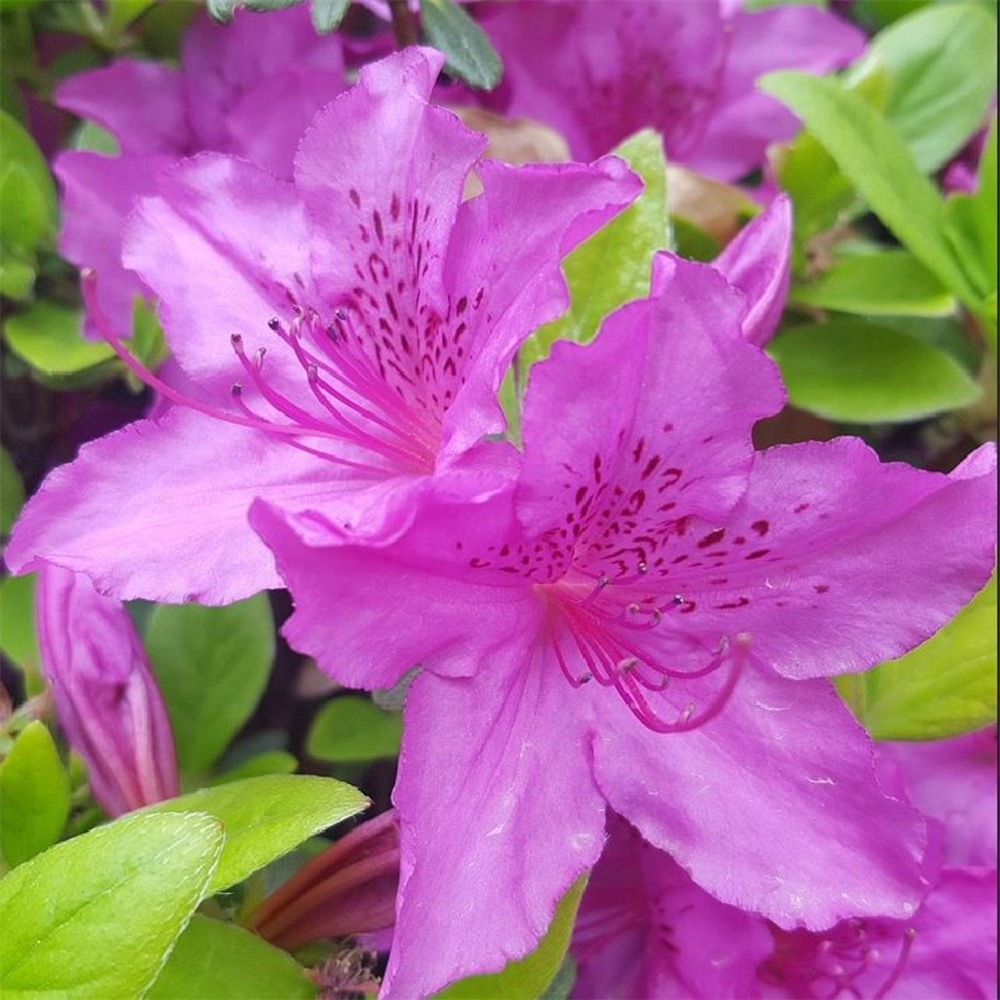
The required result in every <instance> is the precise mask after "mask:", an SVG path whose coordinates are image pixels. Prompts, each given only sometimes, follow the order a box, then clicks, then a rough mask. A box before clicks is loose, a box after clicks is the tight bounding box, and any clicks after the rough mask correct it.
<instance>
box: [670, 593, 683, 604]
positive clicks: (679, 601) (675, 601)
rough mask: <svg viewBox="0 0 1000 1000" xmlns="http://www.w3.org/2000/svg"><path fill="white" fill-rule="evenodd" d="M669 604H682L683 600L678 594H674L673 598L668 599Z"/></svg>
mask: <svg viewBox="0 0 1000 1000" xmlns="http://www.w3.org/2000/svg"><path fill="white" fill-rule="evenodd" d="M670 603H671V604H684V603H685V601H684V598H683V597H681V595H680V594H674V596H673V597H671V598H670Z"/></svg>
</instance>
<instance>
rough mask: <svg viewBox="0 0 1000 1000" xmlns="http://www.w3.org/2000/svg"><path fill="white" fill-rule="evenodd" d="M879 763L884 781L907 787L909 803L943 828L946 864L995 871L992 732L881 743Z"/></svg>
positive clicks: (991, 729)
mask: <svg viewBox="0 0 1000 1000" xmlns="http://www.w3.org/2000/svg"><path fill="white" fill-rule="evenodd" d="M879 762H880V765H881V767H882V769H883V773H884V775H885V777H886V779H887V780H890V781H891V780H896V781H897V782H900V781H902V782H905V787H906V791H907V795H908V797H909V799H910V801H911V802H912V803H913V804H914V805H915V806H916V807H917V808H918V809H919V810H920V811H921V812H922V813H924V814H926V815H927V816H932V817H934V819H936V820H938V821H939V822H940V823H942V824H943V826H944V842H943V844H942V849H943V853H944V862H945V864H948V865H975V866H979V867H989V868H996V866H997V730H996V726H990V727H989V728H987V729H981V730H979V731H978V732H975V733H968V734H967V735H965V736H956V737H954V738H953V739H947V740H933V741H931V742H928V743H885V744H882V745H881V753H880V755H879ZM893 771H897V772H898V776H897V777H896V778H895V779H893V775H892V773H891V772H893Z"/></svg>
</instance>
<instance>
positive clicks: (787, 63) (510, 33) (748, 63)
mask: <svg viewBox="0 0 1000 1000" xmlns="http://www.w3.org/2000/svg"><path fill="white" fill-rule="evenodd" d="M476 14H477V18H478V20H479V22H480V24H481V26H482V27H483V29H484V31H485V32H486V34H487V35H488V36H489V38H490V41H491V42H492V43H493V44H494V46H495V47H496V49H497V51H498V52H499V53H500V56H501V58H502V60H503V65H504V78H503V80H502V81H501V83H500V85H499V87H498V88H497V89H496V90H495V91H494V92H493V93H492V94H490V95H488V96H487V97H485V98H483V100H484V101H485V102H486V104H487V105H488V106H489V107H491V108H493V109H494V110H496V111H501V112H503V113H504V114H511V115H524V116H526V117H529V118H536V119H538V120H540V121H542V122H545V123H546V124H548V125H551V126H553V127H555V128H556V129H557V130H559V131H560V132H562V134H563V135H564V136H565V137H566V139H567V141H568V142H569V145H570V149H571V150H572V151H573V155H574V156H576V157H577V158H580V159H591V158H592V157H594V156H599V155H600V154H601V153H606V152H607V151H608V150H610V149H611V148H612V147H614V146H615V145H617V144H618V143H619V142H621V141H622V140H623V139H624V138H626V137H627V136H629V135H631V134H632V133H633V132H636V131H638V130H639V129H640V128H643V127H646V126H651V127H653V128H655V129H657V130H658V131H659V132H661V133H662V135H663V138H664V146H665V148H666V152H667V156H668V158H669V159H670V160H671V161H672V162H675V163H683V164H684V165H685V166H687V167H689V168H691V169H692V170H695V171H697V172H699V173H702V174H706V175H707V176H709V177H715V178H718V179H719V180H724V181H731V180H737V179H739V178H740V177H742V176H744V175H745V174H747V173H749V172H750V171H752V170H754V169H755V168H757V167H760V166H762V165H763V162H764V151H765V149H766V147H767V146H768V144H770V143H772V142H781V141H783V140H786V139H790V138H791V137H792V136H793V135H794V134H795V133H796V132H797V131H798V128H799V125H798V121H797V119H796V118H795V117H794V116H793V115H792V114H790V112H788V111H787V110H786V109H785V108H783V107H782V106H781V105H780V104H779V103H778V102H777V101H775V100H774V99H772V98H770V97H767V96H766V95H764V94H761V93H759V92H757V91H756V90H755V89H754V84H755V81H756V79H757V77H759V76H760V75H762V74H763V73H766V72H768V71H770V70H777V69H797V70H801V71H804V72H811V73H826V72H829V71H830V70H832V69H836V68H838V67H840V66H843V65H844V64H846V63H848V62H850V61H851V60H852V59H854V58H856V57H857V56H858V55H860V53H861V52H862V51H863V49H864V41H865V40H864V35H863V34H862V33H861V32H860V31H858V30H857V29H856V28H854V27H852V26H851V25H849V24H847V23H846V22H844V21H841V20H840V19H839V18H837V17H836V16H834V15H832V14H828V13H826V12H825V11H822V10H817V9H816V8H815V7H812V6H807V5H803V6H777V7H773V8H771V9H768V10H763V11H757V12H754V13H748V12H744V11H741V10H740V9H739V5H738V4H737V5H735V6H734V4H732V3H728V2H712V0H708V2H702V3H670V2H664V3H649V2H647V0H617V2H615V3H592V2H589V0H518V2H517V3H497V4H484V5H481V6H477V8H476Z"/></svg>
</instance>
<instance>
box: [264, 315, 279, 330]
mask: <svg viewBox="0 0 1000 1000" xmlns="http://www.w3.org/2000/svg"><path fill="white" fill-rule="evenodd" d="M267 325H268V326H269V327H270V328H271V329H272V330H275V331H277V330H279V329H280V328H281V320H280V319H278V317H277V316H272V317H271V318H270V319H269V320H268V321H267Z"/></svg>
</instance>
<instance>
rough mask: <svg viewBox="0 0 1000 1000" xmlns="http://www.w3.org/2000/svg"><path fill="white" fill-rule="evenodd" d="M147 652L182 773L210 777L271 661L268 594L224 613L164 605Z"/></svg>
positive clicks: (152, 624) (153, 618) (154, 619)
mask: <svg viewBox="0 0 1000 1000" xmlns="http://www.w3.org/2000/svg"><path fill="white" fill-rule="evenodd" d="M144 645H145V647H146V652H147V653H148V654H149V661H150V665H151V666H152V668H153V673H154V674H155V675H156V681H157V684H158V685H159V688H160V692H161V693H162V695H163V700H164V703H165V704H166V707H167V714H168V716H169V717H170V725H171V728H172V730H173V733H174V743H175V745H176V748H177V764H178V767H179V768H180V770H181V772H182V773H185V774H195V773H197V772H199V771H203V770H205V769H206V768H207V767H208V766H209V765H210V764H211V763H212V762H213V761H214V760H215V759H216V758H217V757H218V756H219V754H221V753H222V751H223V750H225V748H226V745H227V744H228V743H229V741H230V740H231V739H232V737H233V736H234V735H235V734H236V732H237V730H239V728H240V727H241V726H242V725H243V723H244V722H246V720H247V719H248V718H249V716H250V714H251V713H252V712H253V710H254V708H255V707H256V705H257V702H258V701H259V700H260V696H261V695H262V694H263V692H264V687H265V685H266V684H267V678H268V674H269V673H270V671H271V661H272V660H273V659H274V619H273V618H272V616H271V606H270V603H269V602H268V599H267V594H257V595H255V596H254V597H251V598H248V599H247V600H245V601H237V602H236V603H235V604H230V605H227V606H226V607H222V608H210V607H202V606H201V605H198V604H182V605H161V606H159V607H157V608H156V609H155V610H154V611H153V613H152V614H151V615H150V618H149V624H148V625H147V627H146V633H145V636H144Z"/></svg>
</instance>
